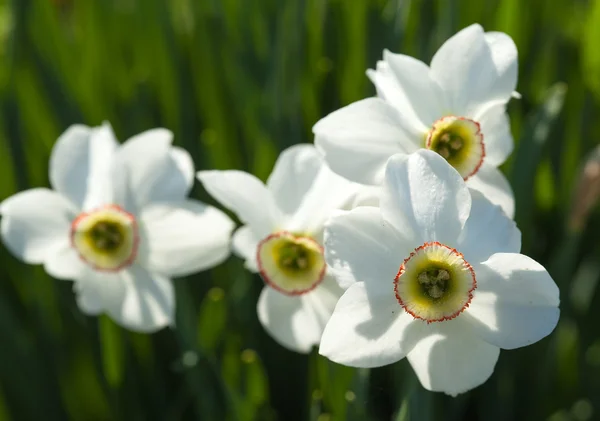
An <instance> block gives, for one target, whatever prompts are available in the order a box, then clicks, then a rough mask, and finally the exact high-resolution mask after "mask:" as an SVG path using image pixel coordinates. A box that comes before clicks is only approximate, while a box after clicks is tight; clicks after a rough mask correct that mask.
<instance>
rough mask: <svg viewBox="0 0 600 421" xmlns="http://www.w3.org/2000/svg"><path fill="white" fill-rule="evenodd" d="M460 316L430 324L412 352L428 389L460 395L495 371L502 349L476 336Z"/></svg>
mask: <svg viewBox="0 0 600 421" xmlns="http://www.w3.org/2000/svg"><path fill="white" fill-rule="evenodd" d="M460 318H461V316H459V317H458V318H457V319H454V320H449V321H445V322H440V323H433V324H431V325H429V326H427V327H428V329H427V331H428V334H427V335H426V336H425V337H424V338H423V339H421V340H420V341H419V342H418V343H417V344H416V345H415V346H414V348H413V349H412V350H411V351H410V353H409V354H408V361H409V362H410V365H411V366H412V368H413V369H414V370H415V373H416V374H417V377H418V378H419V380H420V382H421V384H422V385H423V387H424V388H425V389H427V390H431V391H435V392H444V393H447V394H448V395H452V396H456V395H458V394H459V393H464V392H466V391H468V390H471V389H473V388H474V387H477V386H479V385H481V384H482V383H484V382H485V381H486V380H487V379H488V378H489V377H490V376H491V375H492V373H493V372H494V367H495V365H496V361H498V355H499V354H500V349H499V348H498V347H496V346H493V345H490V344H488V343H487V342H485V341H482V340H481V339H479V338H477V337H476V336H474V335H473V334H472V333H471V332H470V331H469V329H466V328H465V323H464V322H462V321H461V320H460ZM467 326H468V325H467Z"/></svg>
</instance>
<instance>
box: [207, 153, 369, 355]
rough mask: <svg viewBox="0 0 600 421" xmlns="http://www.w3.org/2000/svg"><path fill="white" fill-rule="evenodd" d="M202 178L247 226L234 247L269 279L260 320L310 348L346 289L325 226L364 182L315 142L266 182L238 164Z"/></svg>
mask: <svg viewBox="0 0 600 421" xmlns="http://www.w3.org/2000/svg"><path fill="white" fill-rule="evenodd" d="M198 178H199V180H200V181H201V182H202V184H203V185H204V187H205V188H206V190H207V191H208V192H209V193H210V194H211V195H212V196H213V197H214V198H215V199H217V200H218V201H219V202H221V203H222V204H223V206H225V207H227V208H229V209H231V210H232V211H233V212H235V213H236V215H237V216H238V218H239V219H240V220H241V222H242V223H243V224H245V225H244V226H243V227H241V228H239V229H238V230H237V231H236V233H235V235H234V236H233V241H232V243H233V250H234V252H235V253H236V254H237V255H239V256H240V257H242V258H243V259H245V266H246V268H247V269H248V270H250V271H251V272H255V273H256V272H258V273H260V275H261V277H262V279H263V280H264V282H265V287H264V288H263V290H262V292H261V294H260V298H259V300H258V305H257V311H258V318H259V320H260V322H261V323H262V325H263V326H264V328H265V329H266V330H267V332H268V333H269V334H270V335H271V336H272V337H273V338H274V339H275V340H276V341H277V342H279V343H280V344H281V345H283V346H285V347H287V348H289V349H291V350H294V351H297V352H303V353H306V352H309V351H310V350H311V348H312V347H313V345H318V344H319V342H320V340H321V334H322V332H323V328H324V327H325V323H326V322H327V320H328V319H329V316H330V315H331V312H332V311H333V308H334V306H335V303H336V302H337V300H338V298H339V297H340V295H341V293H342V290H341V289H340V288H339V287H338V285H337V283H336V282H335V280H334V279H333V278H331V276H330V275H329V270H328V268H327V265H326V264H325V259H324V257H323V246H322V240H323V224H324V222H325V220H326V219H327V217H328V216H329V215H330V213H331V211H332V210H334V209H339V208H341V207H343V206H345V205H347V204H349V203H350V202H351V201H352V199H353V196H354V194H355V192H356V189H357V186H356V185H355V184H354V183H351V182H349V181H347V180H345V179H343V178H342V177H340V176H338V175H336V174H334V173H333V172H332V171H331V170H330V169H329V168H328V167H327V166H326V165H325V164H324V162H323V159H322V157H321V156H320V155H319V154H318V152H317V151H316V149H315V148H314V146H312V145H308V144H305V145H296V146H292V147H290V148H288V149H286V150H285V151H283V152H282V153H281V155H279V158H278V159H277V162H276V163H275V167H274V169H273V172H272V173H271V175H270V176H269V178H268V180H267V183H266V185H264V184H263V183H262V182H261V181H260V180H259V179H257V178H256V177H255V176H253V175H251V174H248V173H245V172H242V171H235V170H230V171H200V172H199V173H198Z"/></svg>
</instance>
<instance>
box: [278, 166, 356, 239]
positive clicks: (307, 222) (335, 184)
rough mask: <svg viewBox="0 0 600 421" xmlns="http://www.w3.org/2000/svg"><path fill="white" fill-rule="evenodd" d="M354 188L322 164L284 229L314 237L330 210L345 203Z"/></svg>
mask: <svg viewBox="0 0 600 421" xmlns="http://www.w3.org/2000/svg"><path fill="white" fill-rule="evenodd" d="M358 187H359V186H358V185H357V184H355V183H353V182H350V181H348V180H347V179H345V178H343V177H341V176H339V175H337V174H335V173H334V172H333V171H331V169H329V167H328V166H327V165H325V163H322V165H321V167H320V169H319V173H318V174H317V177H316V178H315V180H314V181H313V183H312V185H311V186H310V189H309V190H308V191H307V192H306V193H305V195H304V197H303V198H302V201H301V203H300V204H299V206H298V208H297V209H296V212H295V213H294V215H293V216H292V217H291V218H290V220H289V221H288V222H286V224H285V229H286V230H288V231H291V232H301V233H305V234H308V235H310V236H312V237H315V239H317V240H318V237H319V236H320V235H321V233H322V230H323V224H324V223H325V221H326V220H327V218H329V217H330V216H331V214H332V212H333V211H334V210H336V209H340V208H342V207H345V206H347V205H349V204H350V202H351V201H352V199H353V198H354V196H355V194H356V192H357V191H358Z"/></svg>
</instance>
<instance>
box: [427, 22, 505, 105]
mask: <svg viewBox="0 0 600 421" xmlns="http://www.w3.org/2000/svg"><path fill="white" fill-rule="evenodd" d="M495 34H497V33H493V34H492V35H488V36H486V34H484V32H483V28H482V27H481V26H480V25H478V24H474V25H471V26H468V27H467V28H465V29H463V30H461V31H459V32H458V33H457V34H455V35H454V36H452V37H451V38H449V39H448V40H447V41H446V42H445V43H444V44H443V45H442V46H441V47H440V49H439V50H438V51H437V52H436V53H435V55H434V57H433V59H432V60H431V77H432V78H433V79H434V80H436V81H437V82H438V83H439V84H440V86H441V87H442V89H444V91H445V92H446V94H447V95H448V96H447V98H448V100H449V102H450V104H451V106H452V112H453V113H454V114H458V115H463V116H472V115H474V114H476V113H477V110H478V109H480V108H482V107H485V106H486V104H487V103H489V102H494V101H502V102H507V101H508V100H509V99H510V97H511V95H512V92H513V91H514V89H515V87H516V81H517V79H516V76H517V69H516V60H517V56H516V48H515V47H514V44H512V48H513V49H512V50H511V45H509V42H507V40H506V39H507V38H508V36H507V35H504V36H503V37H499V36H497V35H495ZM508 40H509V41H510V38H508ZM492 48H493V49H494V51H492Z"/></svg>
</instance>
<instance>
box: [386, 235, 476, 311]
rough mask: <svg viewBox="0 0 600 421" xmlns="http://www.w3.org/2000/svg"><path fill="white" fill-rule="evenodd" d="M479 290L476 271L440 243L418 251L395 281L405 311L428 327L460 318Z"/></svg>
mask: <svg viewBox="0 0 600 421" xmlns="http://www.w3.org/2000/svg"><path fill="white" fill-rule="evenodd" d="M476 287H477V281H476V279H475V271H474V270H473V268H472V267H471V265H470V264H469V263H468V262H467V261H466V260H465V259H464V257H463V255H462V254H461V253H459V252H458V251H456V250H455V249H453V248H451V247H448V246H446V245H444V244H441V243H438V242H431V243H425V244H423V245H422V246H420V247H417V248H416V249H415V250H414V251H413V252H412V253H411V254H410V255H409V256H408V257H407V258H406V259H405V260H404V262H403V263H402V265H401V266H400V269H399V271H398V275H397V276H396V278H395V279H394V292H395V293H396V299H397V300H398V302H399V303H400V305H401V306H402V308H404V310H405V311H406V312H407V313H409V314H411V315H412V316H413V317H415V318H417V319H422V320H425V321H427V323H431V322H441V321H444V320H450V319H453V318H454V317H456V316H458V315H459V314H460V313H462V311H463V310H464V309H465V308H467V307H468V306H469V303H470V302H471V299H472V298H473V291H474V290H475V288H476Z"/></svg>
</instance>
